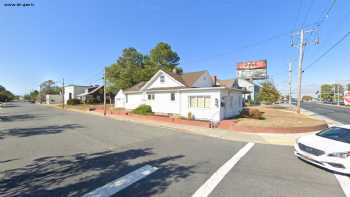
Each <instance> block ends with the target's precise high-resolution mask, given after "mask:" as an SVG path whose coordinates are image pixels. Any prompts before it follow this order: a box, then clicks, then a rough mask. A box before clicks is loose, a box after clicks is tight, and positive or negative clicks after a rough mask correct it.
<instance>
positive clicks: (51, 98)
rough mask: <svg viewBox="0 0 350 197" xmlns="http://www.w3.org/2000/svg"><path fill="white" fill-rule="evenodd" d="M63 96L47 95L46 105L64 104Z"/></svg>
mask: <svg viewBox="0 0 350 197" xmlns="http://www.w3.org/2000/svg"><path fill="white" fill-rule="evenodd" d="M62 100H63V98H62V95H59V94H47V95H46V104H60V103H62Z"/></svg>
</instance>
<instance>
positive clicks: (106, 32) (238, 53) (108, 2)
mask: <svg viewBox="0 0 350 197" xmlns="http://www.w3.org/2000/svg"><path fill="white" fill-rule="evenodd" d="M331 1H332V0H288V1H279V0H266V1H265V0H264V1H261V0H245V1H243V0H241V1H232V0H231V1H227V0H225V1H224V0H222V1H210V0H207V1H203V0H198V1H188V0H187V1H186V0H177V1H162V0H147V1H146V0H144V1H141V0H127V1H126V0H125V1H121V0H104V1H97V0H89V1H86V0H84V1H82V0H81V1H80V0H76V1H68V0H60V1H49V0H43V1H37V0H33V1H25V2H31V3H34V4H35V5H34V6H33V7H5V6H4V5H3V4H4V3H18V2H22V1H12V0H5V1H4V0H0V2H1V5H0V25H1V29H0V84H1V85H4V86H5V87H6V88H8V89H9V90H11V91H13V92H15V93H16V94H23V93H25V92H28V91H29V90H31V89H36V88H38V86H39V84H40V83H41V82H42V81H44V80H47V79H52V80H55V81H61V80H62V78H63V77H64V78H65V81H66V83H69V84H81V85H85V84H96V83H99V82H100V78H101V75H102V72H103V67H104V66H107V65H109V64H111V63H113V62H115V61H116V59H117V58H118V56H119V55H120V54H121V51H122V49H123V48H126V47H135V48H137V49H138V50H139V51H140V52H142V53H148V52H149V50H150V49H151V48H152V47H154V46H155V45H156V44H157V43H158V42H160V41H163V42H167V43H169V44H170V45H171V46H172V47H173V49H174V50H175V51H176V52H177V53H178V54H179V56H180V57H181V66H182V67H183V69H184V71H195V70H203V69H207V70H209V72H210V73H211V74H213V75H218V76H219V78H222V79H225V78H234V77H235V65H236V63H237V62H240V61H244V60H254V59H267V60H268V72H269V75H270V76H271V78H272V80H273V81H274V82H275V84H276V85H277V86H278V88H279V89H280V90H281V91H282V93H285V92H286V89H287V76H288V72H287V70H288V61H289V60H293V61H294V69H296V63H297V62H296V61H295V60H296V58H297V55H298V53H297V49H296V48H291V47H290V35H289V32H290V31H292V30H293V29H296V28H297V27H298V26H300V24H301V23H302V22H303V21H305V24H310V23H313V22H315V21H317V20H318V19H319V18H320V16H322V13H323V12H324V10H326V9H327V8H328V7H329V6H330V4H331ZM300 8H301V9H300ZM308 10H310V11H309V12H308ZM298 13H299V14H298ZM307 13H308V14H307ZM349 20H350V2H349V1H348V0H338V1H337V2H336V4H335V7H334V9H333V10H332V11H331V12H330V15H329V17H328V18H327V20H325V22H324V23H323V24H322V25H321V27H320V30H321V31H320V41H321V43H320V45H318V46H307V47H306V51H305V65H308V64H309V63H310V62H312V61H313V60H314V59H315V58H317V57H318V56H319V55H320V54H321V53H322V52H323V51H325V50H326V49H327V48H329V47H330V46H331V45H332V44H333V43H334V42H336V41H337V40H338V39H340V38H341V37H342V36H343V35H344V34H345V33H346V32H348V31H350V26H349V23H347V22H346V21H349ZM277 35H281V36H277ZM269 38H274V39H269ZM349 51H350V39H349V38H348V39H347V40H345V41H344V42H343V43H342V44H341V45H340V46H338V47H337V48H336V49H335V50H334V51H332V53H330V54H329V55H327V56H326V57H325V58H324V59H322V60H321V61H320V62H319V63H317V64H316V65H314V66H313V67H311V68H310V69H308V70H307V71H306V72H305V74H304V80H303V84H304V93H305V94H308V92H313V91H314V90H315V89H317V87H318V86H319V84H321V83H324V82H333V81H336V80H350V76H349V73H350V71H349V70H346V68H349V63H348V62H349V61H350V57H349ZM293 77H294V79H295V78H296V72H295V73H294V76H293ZM293 86H294V87H295V81H294V82H293ZM293 89H294V88H293Z"/></svg>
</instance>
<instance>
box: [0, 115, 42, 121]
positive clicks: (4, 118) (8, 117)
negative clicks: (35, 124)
mask: <svg viewBox="0 0 350 197" xmlns="http://www.w3.org/2000/svg"><path fill="white" fill-rule="evenodd" d="M43 117H46V116H44V115H33V114H20V115H5V116H0V121H3V122H13V121H24V120H33V119H39V118H43Z"/></svg>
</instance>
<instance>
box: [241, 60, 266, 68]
mask: <svg viewBox="0 0 350 197" xmlns="http://www.w3.org/2000/svg"><path fill="white" fill-rule="evenodd" d="M266 68H267V61H266V60H257V61H246V62H240V63H238V64H237V70H253V69H266Z"/></svg>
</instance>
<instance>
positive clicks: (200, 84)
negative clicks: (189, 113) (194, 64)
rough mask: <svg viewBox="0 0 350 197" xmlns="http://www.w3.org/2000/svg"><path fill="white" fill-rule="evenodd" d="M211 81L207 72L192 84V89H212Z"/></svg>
mask: <svg viewBox="0 0 350 197" xmlns="http://www.w3.org/2000/svg"><path fill="white" fill-rule="evenodd" d="M213 84H214V83H213V80H212V78H211V76H210V75H209V73H208V71H206V72H203V74H202V75H201V76H200V77H199V78H198V79H197V80H196V81H194V82H193V84H192V87H196V88H204V87H212V86H213Z"/></svg>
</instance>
